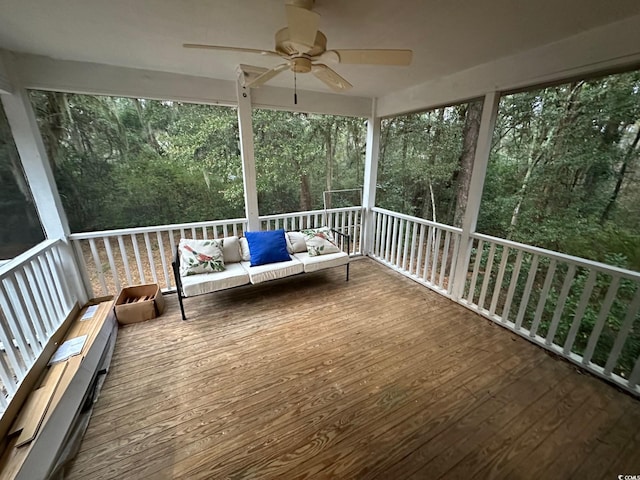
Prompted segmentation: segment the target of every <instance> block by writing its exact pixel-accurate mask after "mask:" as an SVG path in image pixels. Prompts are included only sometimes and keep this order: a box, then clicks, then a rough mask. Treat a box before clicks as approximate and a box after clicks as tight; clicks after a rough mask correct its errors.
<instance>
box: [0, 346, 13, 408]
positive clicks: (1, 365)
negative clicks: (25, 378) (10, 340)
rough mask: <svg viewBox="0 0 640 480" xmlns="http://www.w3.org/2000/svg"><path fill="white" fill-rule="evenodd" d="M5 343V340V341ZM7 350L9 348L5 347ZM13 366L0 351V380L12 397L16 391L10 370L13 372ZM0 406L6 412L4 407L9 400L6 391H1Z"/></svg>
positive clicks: (8, 394)
mask: <svg viewBox="0 0 640 480" xmlns="http://www.w3.org/2000/svg"><path fill="white" fill-rule="evenodd" d="M3 344H4V342H3ZM5 350H7V348H5ZM11 370H12V368H11V367H10V366H9V364H8V363H7V361H6V360H5V358H4V355H2V353H0V381H2V385H3V386H4V388H5V389H6V390H7V396H8V397H12V396H13V394H14V393H16V382H15V380H14V379H13V377H12V376H10V374H9V372H11ZM0 407H1V410H0V412H1V413H4V409H5V408H6V407H7V401H6V398H5V396H4V392H0Z"/></svg>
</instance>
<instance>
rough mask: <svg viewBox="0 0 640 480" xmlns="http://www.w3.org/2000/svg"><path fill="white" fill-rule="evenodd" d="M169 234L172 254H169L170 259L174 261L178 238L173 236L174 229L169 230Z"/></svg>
mask: <svg viewBox="0 0 640 480" xmlns="http://www.w3.org/2000/svg"><path fill="white" fill-rule="evenodd" d="M167 234H168V235H169V245H170V246H171V254H170V255H169V260H171V261H173V256H174V255H175V254H176V240H175V238H173V236H174V231H173V230H169V231H168V232H167Z"/></svg>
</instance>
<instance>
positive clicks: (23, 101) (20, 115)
mask: <svg viewBox="0 0 640 480" xmlns="http://www.w3.org/2000/svg"><path fill="white" fill-rule="evenodd" d="M2 60H4V62H3V63H4V68H5V69H6V72H7V75H8V78H9V81H10V82H11V86H12V88H13V93H12V94H11V95H2V105H3V107H4V111H5V114H6V116H7V120H8V122H9V127H10V128H11V134H12V135H13V139H14V142H15V144H16V148H17V150H18V154H19V156H20V161H21V163H22V169H23V171H24V175H25V178H26V180H27V183H28V184H29V188H30V190H31V195H32V197H33V201H34V204H35V207H36V210H37V212H38V217H39V218H40V223H41V224H42V229H43V230H44V234H45V236H46V237H47V238H48V239H58V238H59V239H62V240H63V241H64V242H66V243H68V235H69V234H70V230H69V222H68V221H67V215H66V213H65V211H64V207H63V206H62V201H61V200H60V195H59V193H58V188H57V187H56V182H55V178H54V176H53V170H52V168H51V164H50V163H49V159H48V158H47V151H46V149H45V147H44V142H43V141H42V136H41V135H40V130H39V129H38V123H37V121H36V116H35V113H34V111H33V106H32V105H31V101H30V100H29V92H27V90H26V89H25V88H24V87H23V86H22V83H21V81H20V78H19V76H18V75H17V74H16V73H15V72H16V70H15V68H14V67H13V59H12V57H11V54H10V53H5V54H4V55H3V58H2ZM67 248H68V251H69V256H67V257H66V258H65V259H63V265H62V266H63V268H64V269H65V271H66V273H67V275H69V277H70V278H71V279H72V281H73V284H74V287H75V290H76V292H77V299H78V301H79V302H81V304H83V303H84V302H85V301H86V299H87V291H86V289H85V286H84V283H83V282H82V280H81V278H80V274H79V272H80V270H79V266H78V262H77V259H76V258H75V255H74V253H73V252H72V250H71V248H70V247H69V246H68V245H67ZM76 272H78V274H75V273H76Z"/></svg>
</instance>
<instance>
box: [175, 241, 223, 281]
mask: <svg viewBox="0 0 640 480" xmlns="http://www.w3.org/2000/svg"><path fill="white" fill-rule="evenodd" d="M178 249H179V250H180V275H181V276H183V277H186V276H188V275H198V274H200V273H213V272H222V271H223V270H224V269H225V266H224V258H223V256H222V240H192V239H186V238H181V239H180V243H179V244H178Z"/></svg>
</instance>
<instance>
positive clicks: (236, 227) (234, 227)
mask: <svg viewBox="0 0 640 480" xmlns="http://www.w3.org/2000/svg"><path fill="white" fill-rule="evenodd" d="M233 234H234V235H235V236H236V237H237V236H238V224H237V223H236V222H233Z"/></svg>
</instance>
